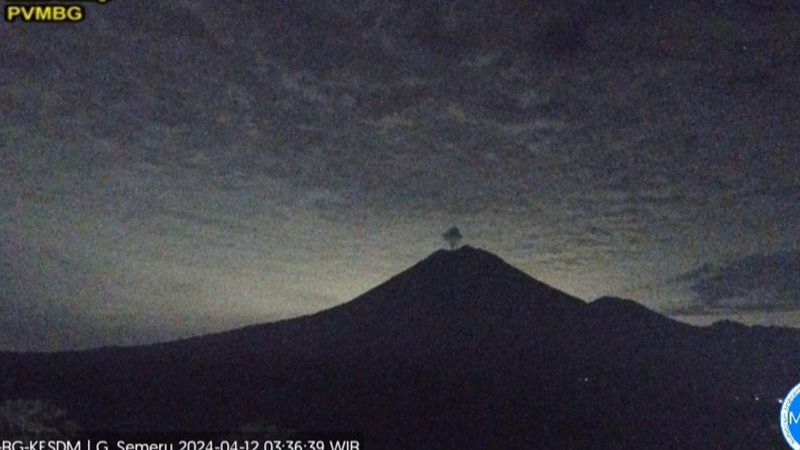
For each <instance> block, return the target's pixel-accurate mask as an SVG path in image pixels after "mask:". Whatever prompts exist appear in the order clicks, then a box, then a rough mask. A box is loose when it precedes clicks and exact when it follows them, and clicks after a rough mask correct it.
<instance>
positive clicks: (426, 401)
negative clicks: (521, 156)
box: [0, 247, 800, 449]
mask: <svg viewBox="0 0 800 450" xmlns="http://www.w3.org/2000/svg"><path fill="white" fill-rule="evenodd" d="M798 344H800V334H798V333H797V332H796V331H794V330H788V329H777V328H762V327H745V326H741V325H733V324H722V325H720V326H712V327H706V328H701V327H693V326H689V325H686V324H683V323H680V322H677V321H674V320H671V319H669V318H667V317H665V316H662V315H660V314H658V313H656V312H653V311H650V310H648V309H647V308H645V307H643V306H641V305H639V304H638V303H635V302H633V301H631V300H623V299H617V298H610V297H604V298H601V299H598V300H596V301H594V302H591V303H586V302H584V301H582V300H580V299H577V298H575V297H572V296H570V295H567V294H565V293H563V292H560V291H558V290H556V289H554V288H552V287H550V286H547V285H546V284H543V283H541V282H539V281H537V280H535V279H533V278H531V277H530V276H528V275H526V274H525V273H523V272H521V271H519V270H517V269H515V268H514V267H512V266H510V265H508V264H507V263H505V262H504V261H503V260H502V259H500V258H499V257H497V256H495V255H493V254H491V253H488V252H486V251H483V250H479V249H475V248H471V247H462V248H460V249H458V250H453V251H447V250H440V251H437V252H435V253H434V254H432V255H430V256H429V257H427V258H425V259H424V260H422V261H420V262H419V263H417V264H416V265H414V266H413V267H411V268H409V269H408V270H406V271H404V272H402V273H400V274H398V275H397V276H395V277H393V278H392V279H390V280H388V281H387V282H385V283H383V284H381V285H379V286H378V287H376V288H374V289H372V290H370V291H368V292H366V293H365V294H363V295H361V296H359V297H357V298H356V299H354V300H352V301H350V302H347V303H344V304H342V305H339V306H337V307H334V308H331V309H328V310H325V311H321V312H319V313H316V314H312V315H309V316H304V317H299V318H295V319H290V320H285V321H280V322H275V323H269V324H264V325H257V326H251V327H247V328H242V329H238V330H233V331H229V332H225V333H219V334H214V335H207V336H201V337H196V338H191V339H185V340H181V341H175V342H168V343H163V344H155V345H149V346H141V347H127V348H103V349H96V350H90V351H82V352H63V353H53V354H19V353H15V354H3V355H2V356H1V357H0V369H1V370H2V372H1V373H2V374H3V375H2V376H3V379H2V380H0V381H1V383H0V386H2V390H0V396H2V400H9V399H38V400H46V401H47V402H51V403H52V404H54V405H58V406H59V407H60V408H62V409H64V410H66V411H67V413H68V415H69V417H70V418H71V420H74V421H75V422H77V423H78V424H79V425H80V426H81V427H82V428H83V429H87V430H123V431H155V430H164V431H189V430H216V431H228V430H239V429H242V428H243V427H244V428H247V427H252V426H254V425H253V424H257V425H258V426H262V427H268V428H270V427H271V428H272V429H278V430H302V431H311V432H325V431H351V432H356V433H359V434H360V435H362V436H363V437H364V439H365V442H366V445H367V446H368V448H387V449H394V448H593V449H597V448H615V449H617V448H632V449H633V448H683V449H685V448H698V449H699V448H780V446H781V445H782V441H781V437H780V431H779V430H778V428H777V422H776V420H775V417H777V412H778V406H779V405H778V403H777V401H778V399H780V398H781V397H782V396H783V395H784V394H785V392H787V391H788V389H789V388H791V386H793V385H794V384H796V383H797V382H798V381H800V369H798V368H800V356H799V354H798V352H797V351H796V349H797V348H798ZM0 430H2V428H0Z"/></svg>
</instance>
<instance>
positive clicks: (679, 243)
mask: <svg viewBox="0 0 800 450" xmlns="http://www.w3.org/2000/svg"><path fill="white" fill-rule="evenodd" d="M265 4H266V5H265ZM86 9H87V17H86V20H85V21H84V22H82V23H81V24H77V25H64V24H61V25H54V26H48V25H42V24H22V23H14V24H7V23H2V24H0V190H1V191H0V192H1V194H0V238H1V239H0V348H1V349H18V350H30V349H38V350H43V349H62V348H75V347H85V346H96V345H108V344H132V343H143V342H152V341H158V340H166V339H171V338H175V337H179V336H187V335H194V334H201V333H207V332H211V331H219V330H224V329H228V328H232V327H236V326H242V325H246V324H252V323H259V322H265V321H271V320H276V319H280V318H286V317H291V316H296V315H300V314H305V313H309V312H313V311H316V310H320V309H322V308H326V307H330V306H333V305H336V304H338V303H341V302H343V301H347V300H349V299H351V298H353V297H355V296H356V295H358V294H360V293H362V292H363V291H365V290H367V289H369V288H371V287H373V286H375V285H377V284H379V283H381V282H382V281H384V280H385V279H387V278H388V277H390V276H392V275H394V274H396V273H397V272H399V271H401V270H403V269H405V268H407V267H408V266H410V265H412V264H413V263H415V262H416V261H418V260H420V259H422V258H424V257H425V256H427V255H428V254H430V253H432V252H433V251H435V250H436V249H438V248H440V247H442V246H444V245H445V243H444V241H443V240H442V239H441V234H442V232H444V231H445V230H446V229H447V228H449V227H450V226H452V225H458V226H459V228H460V229H461V231H462V233H463V234H464V237H465V239H464V242H465V243H468V244H470V245H472V246H476V247H481V248H484V249H486V250H489V251H492V252H495V253H497V254H498V255H499V256H501V257H502V258H504V259H505V260H506V261H507V262H509V263H511V264H513V265H515V266H517V267H519V268H520V269H522V270H524V271H525V272H527V273H529V274H530V275H532V276H534V277H535V278H537V279H540V280H542V281H544V282H546V283H548V284H551V285H553V286H554V287H556V288H559V289H561V290H563V291H566V292H568V293H570V294H574V295H577V296H579V297H581V298H584V299H586V300H591V299H594V298H596V297H599V296H602V295H607V294H608V295H617V296H624V297H629V298H634V299H636V300H637V301H639V302H641V303H642V304H644V305H646V306H648V307H650V308H652V309H654V310H656V311H659V312H663V313H665V314H668V315H671V316H673V317H676V318H679V319H682V320H688V321H690V322H692V323H698V324H707V323H711V322H713V321H716V320H721V319H726V318H733V319H736V320H741V321H743V322H745V323H750V324H753V323H759V324H777V325H788V326H800V237H799V236H800V95H798V93H800V75H798V74H799V73H800V26H798V24H799V23H800V4H798V3H797V2H796V1H790V0H787V1H781V0H775V1H770V0H728V1H723V0H703V1H699V0H694V1H692V0H689V1H669V0H667V1H652V2H648V1H641V0H628V1H624V0H617V1H601V0H596V1H595V0H560V1H542V2H529V1H521V0H519V1H517V0H495V1H489V0H475V1H469V2H468V1H456V0H419V1H401V2H397V1H390V0H338V1H334V0H297V1H291V2H290V1H286V2H278V1H275V2H272V1H270V2H263V1H256V0H242V1H238V2H222V1H217V0H215V1H211V0H176V1H172V0H171V1H157V2H155V1H143V0H117V1H113V2H110V3H108V4H106V5H102V6H101V5H93V4H87V5H86Z"/></svg>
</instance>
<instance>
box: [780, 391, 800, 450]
mask: <svg viewBox="0 0 800 450" xmlns="http://www.w3.org/2000/svg"><path fill="white" fill-rule="evenodd" d="M781 430H782V431H783V437H785V438H786V442H788V443H789V446H790V447H792V448H793V449H794V450H800V384H798V385H797V386H795V387H794V389H792V390H791V391H789V394H788V395H787V396H786V398H785V399H784V400H783V407H782V408H781Z"/></svg>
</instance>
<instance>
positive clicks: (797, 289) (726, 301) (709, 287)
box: [672, 250, 800, 314]
mask: <svg viewBox="0 0 800 450" xmlns="http://www.w3.org/2000/svg"><path fill="white" fill-rule="evenodd" d="M672 282H673V283H675V284H685V283H688V285H689V288H690V289H691V291H692V292H693V293H694V294H695V296H696V297H695V299H694V300H693V301H692V302H691V303H690V304H688V305H686V306H683V307H680V308H678V309H676V311H675V312H676V313H684V314H692V313H695V314H697V313H727V312H751V311H763V312H774V311H779V310H800V250H791V251H786V252H778V253H769V254H754V255H749V256H746V257H744V258H741V259H737V260H734V261H731V262H728V263H726V264H724V265H719V266H717V265H712V264H703V265H701V266H699V267H697V268H695V269H692V270H690V271H688V272H685V273H683V274H681V275H679V276H677V277H675V278H674V279H673V280H672Z"/></svg>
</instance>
